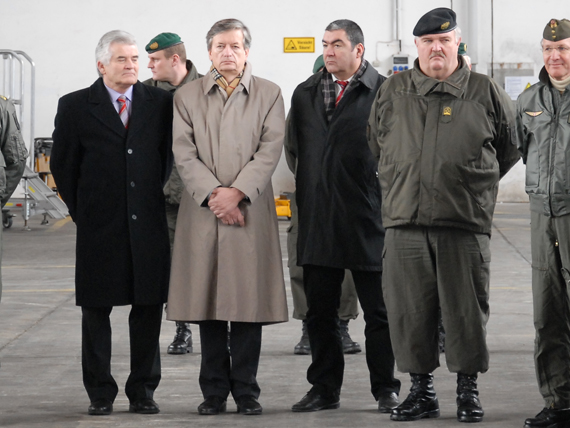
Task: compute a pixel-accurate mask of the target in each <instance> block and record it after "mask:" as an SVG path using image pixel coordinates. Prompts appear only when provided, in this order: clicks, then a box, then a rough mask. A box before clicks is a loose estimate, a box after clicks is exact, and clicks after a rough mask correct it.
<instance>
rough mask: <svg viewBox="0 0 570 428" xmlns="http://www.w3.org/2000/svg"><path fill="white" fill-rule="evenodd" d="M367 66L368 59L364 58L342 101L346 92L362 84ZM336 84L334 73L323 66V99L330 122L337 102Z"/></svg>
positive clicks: (345, 91)
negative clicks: (361, 79)
mask: <svg viewBox="0 0 570 428" xmlns="http://www.w3.org/2000/svg"><path fill="white" fill-rule="evenodd" d="M366 67H368V61H366V60H365V59H364V58H363V59H362V62H361V63H360V67H358V70H356V73H354V75H353V76H352V79H351V80H350V83H349V84H348V86H347V87H346V89H345V90H344V94H343V96H342V98H341V102H342V99H343V98H345V97H346V94H348V93H349V92H350V91H352V90H353V89H354V88H356V87H357V86H358V85H359V84H360V78H361V77H362V75H363V74H364V72H365V71H366ZM335 84H336V83H335V82H334V80H333V77H332V74H330V73H329V72H328V71H327V69H326V67H325V68H323V77H322V78H321V88H322V91H323V99H324V102H325V110H326V113H327V120H328V121H329V122H330V121H331V118H332V116H333V114H334V109H335V102H336V91H335V87H334V85H335Z"/></svg>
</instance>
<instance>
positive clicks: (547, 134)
mask: <svg viewBox="0 0 570 428" xmlns="http://www.w3.org/2000/svg"><path fill="white" fill-rule="evenodd" d="M569 92H570V91H569V90H568V89H566V91H565V92H564V93H563V94H560V92H559V91H557V90H556V89H554V88H553V87H552V85H551V84H550V79H549V77H548V73H547V72H546V70H545V69H544V68H543V69H542V71H541V72H540V82H539V83H537V84H536V85H533V86H531V87H530V88H529V89H527V90H526V91H524V92H523V93H522V94H521V95H520V96H519V99H518V108H517V132H518V134H519V150H520V152H521V153H522V156H523V161H524V163H525V164H526V187H525V188H526V192H527V193H528V195H529V199H530V209H531V210H532V211H535V212H537V213H540V214H544V215H548V216H563V215H567V214H570V93H569Z"/></svg>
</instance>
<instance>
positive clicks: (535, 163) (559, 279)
mask: <svg viewBox="0 0 570 428" xmlns="http://www.w3.org/2000/svg"><path fill="white" fill-rule="evenodd" d="M542 37H543V38H542V55H543V59H544V67H543V69H542V70H541V71H540V74H539V82H538V83H537V84H536V85H533V86H531V87H530V88H529V89H527V90H526V91H524V92H523V93H522V94H521V95H520V96H519V99H518V112H517V131H518V133H519V150H520V151H521V153H522V156H523V161H524V162H525V164H526V192H527V193H528V195H529V199H530V211H531V213H530V214H531V217H530V218H531V221H530V224H531V252H532V293H533V301H534V326H535V329H536V340H535V350H534V363H535V368H536V377H537V380H538V386H539V389H540V393H541V394H542V397H543V398H544V402H545V406H544V409H543V410H542V411H541V412H540V413H539V414H538V415H536V417H534V418H528V419H527V420H526V421H525V427H527V428H534V427H567V426H570V310H569V309H570V303H569V300H570V299H569V296H568V284H570V240H569V237H570V215H569V214H570V194H569V193H570V192H569V189H570V184H569V183H568V177H570V166H569V165H570V21H568V20H567V19H561V20H558V19H551V20H550V21H549V22H548V24H546V27H545V28H544V32H543V36H542Z"/></svg>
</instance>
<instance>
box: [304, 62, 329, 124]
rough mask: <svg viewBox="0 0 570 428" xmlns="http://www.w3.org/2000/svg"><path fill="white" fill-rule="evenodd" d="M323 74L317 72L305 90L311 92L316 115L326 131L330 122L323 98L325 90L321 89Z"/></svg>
mask: <svg viewBox="0 0 570 428" xmlns="http://www.w3.org/2000/svg"><path fill="white" fill-rule="evenodd" d="M321 75H322V73H316V74H314V75H313V76H311V78H310V79H309V80H308V81H307V83H306V85H305V90H306V91H308V92H309V94H310V95H309V99H310V100H311V101H312V103H313V110H314V112H315V114H314V117H315V118H317V119H318V121H319V123H320V124H321V126H322V127H323V129H324V130H325V131H326V130H328V127H329V124H328V121H327V112H326V111H325V102H324V100H323V92H322V90H321Z"/></svg>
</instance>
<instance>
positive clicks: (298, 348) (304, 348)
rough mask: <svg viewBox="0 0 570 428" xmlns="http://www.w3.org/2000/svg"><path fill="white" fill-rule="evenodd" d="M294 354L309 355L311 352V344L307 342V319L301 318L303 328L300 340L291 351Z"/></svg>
mask: <svg viewBox="0 0 570 428" xmlns="http://www.w3.org/2000/svg"><path fill="white" fill-rule="evenodd" d="M293 353H294V354H295V355H309V354H310V353H311V344H310V343H309V333H308V331H307V320H303V330H302V334H301V340H299V343H297V344H296V345H295V350H294V351H293Z"/></svg>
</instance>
